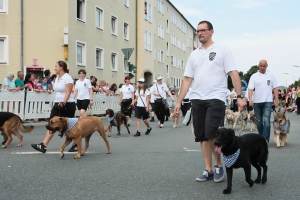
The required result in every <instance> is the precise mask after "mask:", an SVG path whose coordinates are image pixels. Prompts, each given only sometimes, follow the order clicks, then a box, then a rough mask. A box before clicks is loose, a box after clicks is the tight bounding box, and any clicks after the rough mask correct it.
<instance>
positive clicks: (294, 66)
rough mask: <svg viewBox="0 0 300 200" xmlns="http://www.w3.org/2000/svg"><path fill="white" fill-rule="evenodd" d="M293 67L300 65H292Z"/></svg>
mask: <svg viewBox="0 0 300 200" xmlns="http://www.w3.org/2000/svg"><path fill="white" fill-rule="evenodd" d="M292 66H293V67H298V68H300V66H298V65H292Z"/></svg>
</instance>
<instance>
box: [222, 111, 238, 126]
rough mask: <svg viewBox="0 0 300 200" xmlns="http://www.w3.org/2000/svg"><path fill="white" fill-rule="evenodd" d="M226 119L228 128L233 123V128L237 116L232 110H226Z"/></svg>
mask: <svg viewBox="0 0 300 200" xmlns="http://www.w3.org/2000/svg"><path fill="white" fill-rule="evenodd" d="M225 119H226V124H227V128H229V125H230V124H231V128H233V124H234V122H235V120H236V117H235V116H234V115H233V114H232V112H231V110H229V109H227V110H225Z"/></svg>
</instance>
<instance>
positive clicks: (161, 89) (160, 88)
mask: <svg viewBox="0 0 300 200" xmlns="http://www.w3.org/2000/svg"><path fill="white" fill-rule="evenodd" d="M168 91H169V88H168V86H167V84H165V83H164V82H163V83H162V84H160V85H159V84H158V83H155V84H154V85H153V86H152V87H151V93H152V92H158V93H159V94H160V96H161V97H162V98H163V99H166V98H167V92H168ZM159 98H160V97H159V96H154V100H155V99H159Z"/></svg>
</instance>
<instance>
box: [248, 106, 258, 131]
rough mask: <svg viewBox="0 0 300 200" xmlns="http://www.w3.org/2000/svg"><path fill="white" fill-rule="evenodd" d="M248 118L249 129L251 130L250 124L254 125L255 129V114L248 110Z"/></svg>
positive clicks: (255, 128)
mask: <svg viewBox="0 0 300 200" xmlns="http://www.w3.org/2000/svg"><path fill="white" fill-rule="evenodd" d="M249 120H250V131H251V132H252V125H253V126H254V130H255V131H256V130H257V123H256V118H255V114H254V113H253V112H252V111H250V112H249Z"/></svg>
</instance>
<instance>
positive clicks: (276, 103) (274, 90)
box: [273, 87, 278, 108]
mask: <svg viewBox="0 0 300 200" xmlns="http://www.w3.org/2000/svg"><path fill="white" fill-rule="evenodd" d="M273 92H274V97H275V102H274V105H275V108H276V107H277V106H278V88H277V87H276V88H273Z"/></svg>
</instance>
